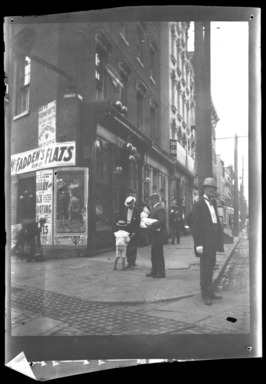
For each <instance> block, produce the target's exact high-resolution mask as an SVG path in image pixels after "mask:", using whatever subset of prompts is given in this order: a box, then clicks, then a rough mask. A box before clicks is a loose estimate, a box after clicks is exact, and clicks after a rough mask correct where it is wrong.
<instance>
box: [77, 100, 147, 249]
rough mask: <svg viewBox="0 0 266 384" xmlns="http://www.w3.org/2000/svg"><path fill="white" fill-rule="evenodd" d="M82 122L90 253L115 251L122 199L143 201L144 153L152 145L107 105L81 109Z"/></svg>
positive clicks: (101, 104) (139, 202)
mask: <svg viewBox="0 0 266 384" xmlns="http://www.w3.org/2000/svg"><path fill="white" fill-rule="evenodd" d="M81 119H82V136H81V137H82V138H81V142H82V153H83V159H82V164H83V165H84V166H85V165H87V166H88V168H89V169H90V177H91V178H90V189H89V191H90V196H91V200H90V215H89V234H90V249H91V250H92V252H97V251H98V250H99V251H100V250H103V249H110V248H113V247H114V235H113V233H114V231H115V230H116V222H117V221H118V220H119V219H121V218H122V215H123V212H124V210H125V205H124V202H125V199H126V198H127V197H128V196H134V197H136V200H137V205H140V204H141V202H142V200H143V188H142V186H143V182H142V180H143V172H144V169H143V168H144V151H145V150H146V148H147V147H148V145H150V142H151V141H150V140H149V139H148V138H146V137H145V136H144V135H143V134H142V133H141V132H140V131H139V130H138V129H137V128H136V127H134V126H133V125H132V124H130V123H129V122H128V121H127V120H126V119H125V118H124V117H123V116H122V115H121V114H119V113H117V111H116V110H115V109H114V108H113V107H112V106H111V105H110V104H109V103H105V102H98V103H94V104H85V105H83V109H82V117H81ZM88 127H89V129H88Z"/></svg>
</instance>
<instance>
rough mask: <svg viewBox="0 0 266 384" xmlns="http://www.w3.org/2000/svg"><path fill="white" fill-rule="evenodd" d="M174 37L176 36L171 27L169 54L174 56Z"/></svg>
mask: <svg viewBox="0 0 266 384" xmlns="http://www.w3.org/2000/svg"><path fill="white" fill-rule="evenodd" d="M175 37H176V35H175V32H174V30H173V29H172V31H171V55H172V56H173V57H175Z"/></svg>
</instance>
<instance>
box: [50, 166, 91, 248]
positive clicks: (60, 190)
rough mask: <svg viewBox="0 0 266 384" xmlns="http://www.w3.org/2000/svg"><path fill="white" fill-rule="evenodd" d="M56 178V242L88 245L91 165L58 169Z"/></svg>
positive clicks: (70, 244)
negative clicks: (89, 171) (89, 169)
mask: <svg viewBox="0 0 266 384" xmlns="http://www.w3.org/2000/svg"><path fill="white" fill-rule="evenodd" d="M54 180H55V201H54V207H55V208H54V212H55V215H54V245H62V246H66V245H67V246H74V247H86V246H87V236H88V228H87V202H88V169H87V168H64V169H57V170H56V174H55V178H54Z"/></svg>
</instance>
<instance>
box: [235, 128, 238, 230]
mask: <svg viewBox="0 0 266 384" xmlns="http://www.w3.org/2000/svg"><path fill="white" fill-rule="evenodd" d="M234 155H235V159H234V160H235V161H234V163H235V164H234V168H235V179H234V236H236V237H237V236H238V234H239V193H238V137H237V134H236V135H235V153H234Z"/></svg>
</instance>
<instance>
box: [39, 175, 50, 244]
mask: <svg viewBox="0 0 266 384" xmlns="http://www.w3.org/2000/svg"><path fill="white" fill-rule="evenodd" d="M52 215H53V171H52V170H51V169H49V170H45V171H38V172H36V222H37V223H39V221H40V219H45V223H44V225H43V226H42V228H41V244H42V245H52V235H53V231H52V225H53V219H52Z"/></svg>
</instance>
